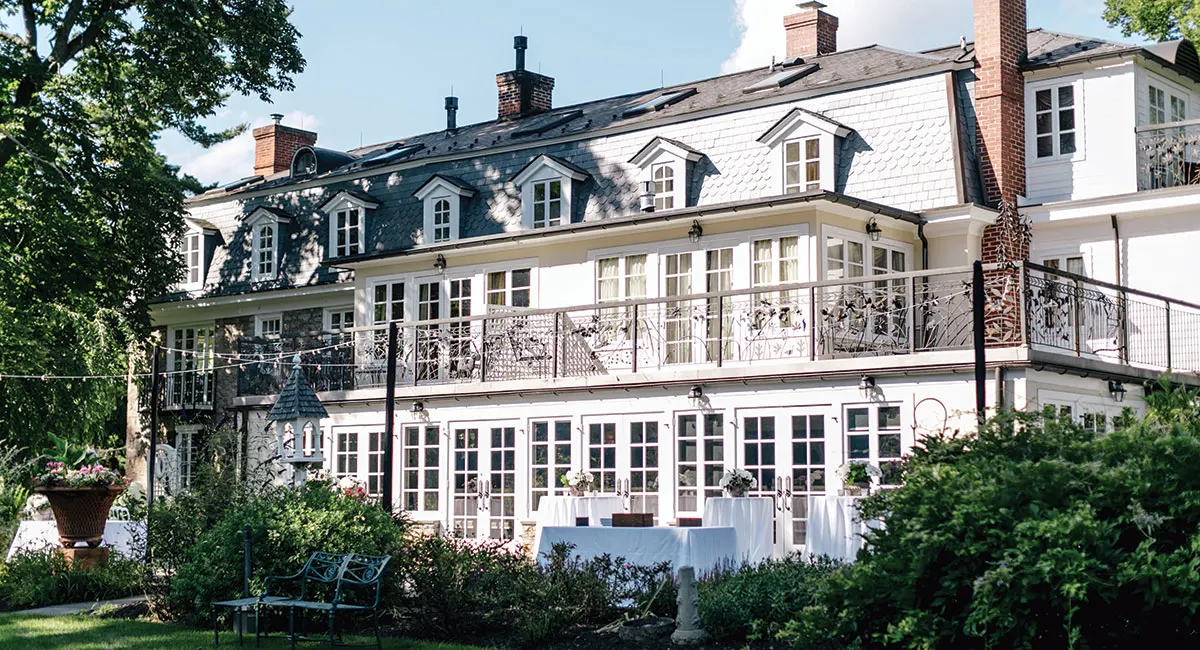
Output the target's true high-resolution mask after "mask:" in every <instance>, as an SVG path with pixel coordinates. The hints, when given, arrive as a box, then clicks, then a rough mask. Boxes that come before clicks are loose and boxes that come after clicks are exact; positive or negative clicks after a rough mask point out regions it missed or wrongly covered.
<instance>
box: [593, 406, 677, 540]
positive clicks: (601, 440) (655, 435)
mask: <svg viewBox="0 0 1200 650" xmlns="http://www.w3.org/2000/svg"><path fill="white" fill-rule="evenodd" d="M659 419H660V418H659V416H657V415H621V416H592V417H585V418H584V419H583V443H584V445H583V446H584V454H585V461H584V465H583V466H584V468H585V469H586V470H587V471H589V472H591V473H592V474H593V476H595V478H596V483H597V486H598V488H599V491H600V492H601V493H605V494H616V495H619V496H621V497H622V498H623V499H624V501H625V507H626V509H628V510H629V511H630V512H637V513H649V514H653V515H654V516H655V518H656V519H657V518H659V517H662V516H663V515H664V513H663V511H662V508H661V506H662V502H663V498H662V497H663V491H664V487H665V486H664V484H663V481H662V477H663V470H664V469H665V467H664V464H663V457H664V454H663V444H664V437H663V436H662V428H663V427H662V423H661V422H660V421H659Z"/></svg>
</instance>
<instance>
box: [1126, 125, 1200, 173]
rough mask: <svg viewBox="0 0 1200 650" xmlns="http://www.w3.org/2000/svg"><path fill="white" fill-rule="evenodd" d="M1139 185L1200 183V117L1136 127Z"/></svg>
mask: <svg viewBox="0 0 1200 650" xmlns="http://www.w3.org/2000/svg"><path fill="white" fill-rule="evenodd" d="M1137 155H1138V189H1139V190H1155V189H1159V188H1163V187H1178V186H1180V185H1197V184H1200V120H1183V121H1179V122H1170V123H1168V124H1151V125H1148V126H1141V127H1138V129H1137Z"/></svg>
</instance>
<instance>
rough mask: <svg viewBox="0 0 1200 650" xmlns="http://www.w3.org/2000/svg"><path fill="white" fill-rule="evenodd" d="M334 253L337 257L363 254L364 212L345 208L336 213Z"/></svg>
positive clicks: (334, 217)
mask: <svg viewBox="0 0 1200 650" xmlns="http://www.w3.org/2000/svg"><path fill="white" fill-rule="evenodd" d="M333 219H334V232H333V237H334V252H335V255H336V256H337V257H344V256H346V255H357V254H359V253H361V252H362V212H361V211H360V210H359V209H358V208H345V209H342V210H337V211H335V212H334V216H333Z"/></svg>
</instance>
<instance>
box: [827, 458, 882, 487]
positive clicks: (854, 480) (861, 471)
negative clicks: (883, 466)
mask: <svg viewBox="0 0 1200 650" xmlns="http://www.w3.org/2000/svg"><path fill="white" fill-rule="evenodd" d="M837 475H838V478H840V479H842V484H844V485H846V486H853V487H858V488H864V487H869V486H870V485H871V479H874V478H880V477H882V476H883V472H882V471H880V469H879V468H878V467H876V466H874V465H872V464H870V463H854V462H849V463H845V464H843V465H842V466H841V467H839V468H838V469H837Z"/></svg>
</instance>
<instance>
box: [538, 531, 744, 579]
mask: <svg viewBox="0 0 1200 650" xmlns="http://www.w3.org/2000/svg"><path fill="white" fill-rule="evenodd" d="M558 543H567V544H572V545H574V547H575V548H574V549H572V551H571V552H572V554H573V555H574V556H576V557H579V558H581V559H584V560H588V559H591V558H594V557H599V556H601V555H604V554H606V553H607V554H608V555H609V556H611V557H613V558H614V559H615V558H618V557H622V558H625V561H626V562H628V563H629V564H636V565H639V566H651V565H654V564H658V563H660V562H670V563H671V566H672V567H673V568H675V569H678V568H679V567H681V566H691V567H695V569H696V574H697V575H705V574H708V573H711V572H712V570H713V569H716V568H719V567H722V566H732V565H733V564H735V563H736V558H737V535H736V534H735V532H734V530H733V529H732V528H728V527H721V528H707V527H706V528H665V527H659V528H607V527H606V528H584V527H566V526H551V527H547V528H545V529H544V530H543V531H542V540H541V544H540V545H539V546H538V561H539V562H545V561H546V557H547V556H546V554H548V553H550V551H551V549H552V548H553V547H554V545H555V544H558Z"/></svg>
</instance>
